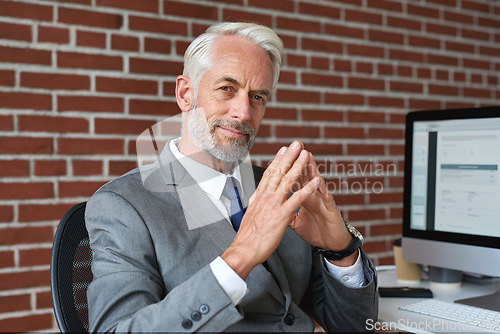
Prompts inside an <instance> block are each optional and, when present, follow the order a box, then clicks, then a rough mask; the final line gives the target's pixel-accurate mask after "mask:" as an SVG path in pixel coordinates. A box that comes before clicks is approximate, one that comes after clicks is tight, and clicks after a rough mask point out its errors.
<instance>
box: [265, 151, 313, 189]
mask: <svg viewBox="0 0 500 334" xmlns="http://www.w3.org/2000/svg"><path fill="white" fill-rule="evenodd" d="M303 146H304V145H303V144H302V143H301V142H298V141H294V142H293V143H292V145H290V147H288V148H287V150H286V151H285V152H284V153H283V154H282V156H281V157H280V158H279V160H278V161H276V163H275V164H271V166H269V167H268V169H267V170H266V172H265V173H264V176H265V179H264V178H263V180H261V182H262V181H265V182H266V183H267V187H266V189H268V190H269V191H276V189H277V188H278V187H279V186H280V184H281V182H282V179H283V177H285V175H287V173H288V172H289V170H290V169H291V168H292V166H293V164H294V163H295V161H296V160H297V158H298V156H299V154H300V152H301V150H302V147H303ZM273 162H274V161H273Z"/></svg>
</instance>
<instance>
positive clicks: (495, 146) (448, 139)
mask: <svg viewBox="0 0 500 334" xmlns="http://www.w3.org/2000/svg"><path fill="white" fill-rule="evenodd" d="M405 149H406V151H405V194H404V210H403V211H404V215H403V256H404V257H405V259H407V260H408V261H411V262H416V263H421V264H426V265H431V266H438V267H443V268H447V269H455V270H460V271H470V272H476V273H482V274H486V275H492V276H500V107H487V108H471V109H459V110H436V111H422V112H411V113H409V114H408V115H407V120H406V147H405ZM478 257H479V259H478ZM468 262H473V263H468Z"/></svg>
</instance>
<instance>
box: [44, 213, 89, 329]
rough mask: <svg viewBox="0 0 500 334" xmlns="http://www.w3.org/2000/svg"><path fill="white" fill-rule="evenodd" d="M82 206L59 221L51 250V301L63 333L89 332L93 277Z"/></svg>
mask: <svg viewBox="0 0 500 334" xmlns="http://www.w3.org/2000/svg"><path fill="white" fill-rule="evenodd" d="M85 204H86V203H80V204H77V205H76V206H74V207H73V208H71V209H70V210H69V211H68V212H67V213H66V214H65V215H64V217H63V218H62V219H61V222H60V223H59V226H58V228H57V232H56V236H55V238H54V246H53V249H52V261H51V287H52V301H53V304H54V313H55V316H56V320H57V323H58V325H59V328H60V329H61V331H63V332H86V331H88V330H89V320H88V305H87V288H88V286H89V284H90V282H91V281H92V277H93V276H92V271H91V263H92V251H91V249H90V247H89V238H88V233H87V229H86V227H85Z"/></svg>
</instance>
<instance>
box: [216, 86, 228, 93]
mask: <svg viewBox="0 0 500 334" xmlns="http://www.w3.org/2000/svg"><path fill="white" fill-rule="evenodd" d="M219 89H220V90H222V91H224V92H229V91H230V90H231V87H229V86H222V87H220V88H219Z"/></svg>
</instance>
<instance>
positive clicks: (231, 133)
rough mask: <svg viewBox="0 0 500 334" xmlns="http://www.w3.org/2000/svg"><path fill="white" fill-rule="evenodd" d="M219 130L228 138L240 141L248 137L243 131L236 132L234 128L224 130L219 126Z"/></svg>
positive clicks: (224, 128)
mask: <svg viewBox="0 0 500 334" xmlns="http://www.w3.org/2000/svg"><path fill="white" fill-rule="evenodd" d="M219 129H220V130H221V131H222V133H224V135H226V136H227V137H230V138H236V139H241V138H246V137H248V133H246V132H245V131H241V130H237V129H235V128H226V127H222V126H219Z"/></svg>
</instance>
